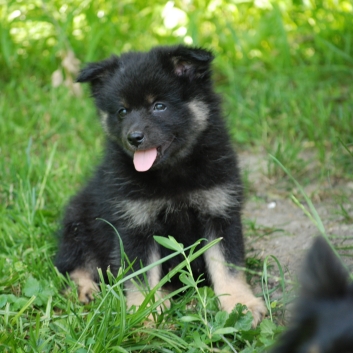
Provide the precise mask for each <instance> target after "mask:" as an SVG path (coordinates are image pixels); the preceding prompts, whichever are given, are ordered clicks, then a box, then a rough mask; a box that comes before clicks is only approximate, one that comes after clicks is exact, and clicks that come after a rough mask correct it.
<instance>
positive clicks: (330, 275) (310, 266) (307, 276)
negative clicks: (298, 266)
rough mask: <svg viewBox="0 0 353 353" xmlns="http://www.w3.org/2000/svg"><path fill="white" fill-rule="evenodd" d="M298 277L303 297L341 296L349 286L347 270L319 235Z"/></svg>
mask: <svg viewBox="0 0 353 353" xmlns="http://www.w3.org/2000/svg"><path fill="white" fill-rule="evenodd" d="M300 279H301V284H302V296H303V297H304V298H312V299H319V298H326V299H327V298H329V299H334V298H341V297H343V296H344V295H345V294H346V293H347V291H348V287H349V285H348V283H349V274H348V272H347V270H346V269H345V268H344V267H343V265H342V264H341V262H340V260H339V259H338V257H337V256H336V255H335V254H334V252H333V251H332V249H331V248H330V246H329V245H328V243H327V241H326V240H325V239H324V238H323V237H321V236H320V237H317V238H316V239H315V241H314V244H313V246H312V248H311V249H310V250H309V252H308V255H307V258H306V264H305V266H304V268H303V270H302V273H301V276H300Z"/></svg>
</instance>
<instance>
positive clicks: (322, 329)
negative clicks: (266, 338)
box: [272, 237, 353, 353]
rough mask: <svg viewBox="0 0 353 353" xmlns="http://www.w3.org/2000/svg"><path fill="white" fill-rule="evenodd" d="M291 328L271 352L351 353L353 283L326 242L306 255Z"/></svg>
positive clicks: (316, 243) (319, 244)
mask: <svg viewBox="0 0 353 353" xmlns="http://www.w3.org/2000/svg"><path fill="white" fill-rule="evenodd" d="M301 284H302V290H301V295H300V297H299V299H298V302H297V303H296V306H295V307H294V313H293V314H294V315H293V316H294V317H293V321H292V322H291V324H290V327H289V329H288V331H287V332H286V333H284V334H283V336H282V337H281V339H280V341H279V344H278V346H277V347H276V348H275V349H274V350H273V351H272V353H352V352H353V283H352V282H350V280H349V274H348V273H347V271H346V270H345V269H344V267H343V266H342V264H341V263H340V261H339V259H338V258H337V257H336V255H335V254H334V253H333V251H332V250H331V248H330V247H329V245H328V244H327V242H326V240H325V239H324V238H322V237H319V238H317V239H316V240H315V243H314V245H313V247H312V248H311V250H310V251H309V254H308V256H307V260H306V265H305V266H304V269H303V271H302V276H301Z"/></svg>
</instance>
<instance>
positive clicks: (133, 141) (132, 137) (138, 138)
mask: <svg viewBox="0 0 353 353" xmlns="http://www.w3.org/2000/svg"><path fill="white" fill-rule="evenodd" d="M127 139H128V141H129V143H130V145H132V146H135V147H138V146H139V145H141V143H142V141H143V139H144V135H143V132H142V131H133V132H130V133H129V135H128V136H127Z"/></svg>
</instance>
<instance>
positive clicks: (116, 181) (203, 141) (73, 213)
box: [56, 45, 266, 325]
mask: <svg viewBox="0 0 353 353" xmlns="http://www.w3.org/2000/svg"><path fill="white" fill-rule="evenodd" d="M212 60H213V56H212V54H211V53H210V52H209V51H207V50H204V49H199V48H190V47H186V46H182V45H179V46H170V47H156V48H154V49H152V50H151V51H149V52H130V53H126V54H122V55H121V56H120V57H117V56H112V57H110V58H109V59H106V60H103V61H100V62H97V63H91V64H89V65H87V66H86V67H85V68H84V69H83V70H82V71H81V73H80V74H79V76H78V78H77V81H78V82H88V83H89V84H90V87H91V92H92V96H93V99H94V101H95V104H96V106H97V109H98V112H99V115H100V118H101V122H102V126H103V129H104V131H105V134H106V137H107V139H106V147H105V155H104V158H103V161H102V163H101V164H100V165H99V166H98V168H97V169H96V172H95V173H94V175H93V177H92V178H91V179H90V180H89V181H88V183H87V185H86V186H85V187H84V188H83V189H82V190H81V191H80V192H79V193H78V194H77V195H76V196H75V197H74V198H73V199H72V200H71V201H70V203H69V205H68V206H67V209H66V213H65V216H64V220H63V224H62V230H61V239H60V246H59V251H58V254H57V258H56V266H57V268H58V269H59V271H61V272H62V273H68V274H69V275H70V277H71V279H72V280H73V281H75V282H76V283H77V285H78V289H79V298H80V300H81V301H82V302H87V301H89V300H91V299H92V293H93V292H94V291H95V290H97V284H96V283H97V282H98V280H99V279H98V274H97V268H101V269H102V270H103V271H106V270H107V268H108V267H109V268H110V270H111V271H112V272H113V273H117V271H118V268H119V267H120V266H121V255H120V254H121V251H120V248H119V240H118V236H117V235H116V232H115V231H114V229H113V228H112V227H111V226H110V225H108V224H107V223H106V222H104V221H102V219H103V220H106V221H108V222H109V223H111V224H112V225H113V226H114V227H115V228H116V230H117V231H118V233H119V235H120V238H121V240H122V243H123V246H124V252H125V254H126V256H127V257H128V259H129V260H130V261H134V260H136V261H135V262H134V270H138V269H139V268H140V266H141V264H143V265H144V266H146V265H149V264H151V263H152V262H155V261H157V260H158V259H160V258H162V257H165V256H166V255H168V254H169V253H170V251H169V250H168V249H165V248H163V247H161V246H159V245H158V244H157V243H156V242H155V241H154V239H153V235H160V236H168V235H172V236H173V237H174V238H176V240H177V241H178V242H180V243H183V244H184V245H185V246H188V245H190V244H193V243H194V242H195V241H196V240H198V239H200V238H206V239H208V240H212V239H215V238H219V237H222V238H223V240H222V241H221V242H220V243H218V245H216V246H214V247H213V248H211V249H209V250H208V251H207V252H206V253H205V254H204V255H203V256H202V257H199V258H198V259H196V260H195V261H194V262H193V264H192V269H193V271H194V275H195V276H196V277H198V276H199V275H200V274H204V275H205V284H210V285H212V286H213V288H214V291H215V293H216V294H217V295H219V300H220V304H221V307H222V309H224V310H226V311H228V312H230V311H231V310H232V309H233V308H234V306H235V305H236V304H237V303H242V304H245V305H246V306H247V307H248V309H249V310H251V312H252V314H253V317H254V325H256V324H257V323H258V322H259V320H260V319H261V317H262V316H263V315H264V313H265V311H266V310H265V306H264V304H263V301H262V300H261V299H259V298H256V297H255V296H254V295H253V293H252V291H251V289H250V287H249V286H248V284H247V283H246V281H245V279H244V276H243V274H242V273H241V272H239V271H237V270H236V269H234V266H231V267H229V266H227V264H231V265H235V266H243V265H244V244H243V236H242V225H241V214H240V213H241V206H242V186H241V181H240V176H239V170H238V165H237V160H236V156H235V154H234V151H233V148H232V144H231V141H230V139H229V136H228V133H227V130H226V127H225V123H224V121H223V119H222V116H221V108H220V99H219V97H218V95H217V94H215V92H214V89H213V84H212V80H211V61H212ZM180 260H181V258H174V259H172V260H170V261H169V262H167V263H164V264H163V265H160V266H157V267H154V268H153V269H152V270H151V271H149V273H148V275H147V277H148V285H149V287H150V288H152V287H154V286H155V285H156V284H157V283H158V282H159V280H160V279H161V277H162V276H164V275H165V274H166V273H168V271H169V269H170V268H173V267H174V266H175V265H176V264H177V263H178V262H180ZM173 284H174V283H173ZM125 290H126V297H127V304H128V306H131V305H140V304H141V302H142V301H143V299H144V296H143V294H142V293H141V292H140V291H138V290H137V289H136V288H135V287H134V284H133V283H132V282H129V283H127V285H126V286H125Z"/></svg>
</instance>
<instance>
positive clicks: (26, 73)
mask: <svg viewBox="0 0 353 353" xmlns="http://www.w3.org/2000/svg"><path fill="white" fill-rule="evenodd" d="M38 4H39V2H33V4H32V3H31V2H28V3H26V4H24V3H23V2H22V3H21V2H19V1H15V0H11V1H8V2H7V3H6V6H4V7H3V9H2V10H0V16H1V18H2V19H3V21H2V22H1V27H0V32H1V45H2V55H1V56H0V64H1V65H0V73H1V77H3V78H4V81H3V90H2V91H3V92H4V93H5V94H2V95H1V96H0V141H1V142H0V175H1V178H0V233H1V236H0V249H1V250H0V350H1V351H4V352H32V351H33V352H63V351H64V352H78V353H80V352H81V353H82V352H102V351H116V352H243V353H247V352H264V351H267V350H268V347H270V346H271V345H272V344H273V342H274V341H275V340H276V337H277V336H278V334H279V333H280V332H281V331H282V330H283V327H282V326H281V325H279V322H282V321H281V320H282V316H283V313H284V311H285V305H286V303H287V302H288V301H289V300H291V297H292V293H288V289H287V287H286V285H287V284H289V285H292V283H289V282H288V280H287V279H286V277H285V274H283V272H284V271H283V269H282V268H283V264H281V263H280V262H279V261H278V259H277V258H276V257H275V255H276V254H268V255H269V257H268V258H266V259H265V260H263V259H261V258H259V257H257V256H253V257H250V258H248V259H247V265H248V270H247V271H248V272H247V273H248V277H249V279H250V280H251V281H252V282H262V283H263V287H261V288H262V289H261V290H262V292H263V293H265V296H266V299H267V304H268V307H269V308H270V309H271V310H270V313H271V314H270V315H269V316H268V317H267V318H266V319H265V320H264V321H263V323H262V324H261V325H260V326H259V327H258V328H257V329H255V330H253V329H251V328H250V322H251V318H250V316H249V314H243V313H242V308H241V307H240V306H238V307H237V308H236V309H235V311H234V312H233V313H232V314H230V315H228V314H227V313H225V312H220V311H218V309H217V305H216V304H217V298H215V296H214V293H213V292H212V290H211V289H210V288H197V286H196V284H197V282H198V281H199V280H200V279H198V278H193V276H192V273H191V272H190V270H189V269H188V261H190V260H191V258H190V255H189V258H188V257H186V258H185V261H184V263H183V265H184V267H182V268H180V269H179V270H178V271H179V272H178V273H176V274H175V275H178V276H181V278H182V279H183V283H184V288H183V289H184V292H183V295H182V296H177V297H176V299H174V300H173V303H172V307H171V309H170V310H166V311H165V312H164V313H162V314H158V313H156V306H157V304H158V303H155V302H154V300H153V298H152V295H151V294H150V293H149V294H147V299H146V302H145V305H143V306H142V307H140V308H136V309H134V310H131V311H127V310H126V308H125V305H124V297H123V290H122V284H123V281H124V278H125V277H126V276H124V275H125V273H126V271H127V269H124V268H123V269H122V271H121V273H120V274H119V275H118V277H117V278H112V277H111V278H110V284H109V285H108V284H107V285H104V284H103V285H102V288H101V289H102V291H101V293H100V294H98V295H97V299H96V300H95V301H94V302H93V303H91V304H89V305H88V306H82V305H80V304H79V303H78V301H77V296H76V292H75V288H74V287H72V291H71V293H69V294H68V297H67V296H64V295H63V294H62V293H61V289H62V288H63V287H64V286H65V285H70V286H72V283H70V282H68V281H67V279H66V278H64V277H62V276H61V275H59V274H58V273H57V272H56V270H55V268H54V267H53V263H52V259H53V256H54V254H55V252H56V246H57V244H56V238H55V232H56V230H57V227H58V223H59V220H60V217H61V214H62V210H63V207H64V205H65V204H66V202H67V200H68V198H69V197H70V196H71V195H73V194H74V193H75V191H76V190H77V189H78V188H79V187H80V186H81V185H82V183H83V182H84V181H85V179H86V178H87V176H88V175H89V174H90V173H91V171H92V169H93V168H94V165H95V164H97V162H98V161H99V157H100V154H101V148H102V142H103V137H102V133H101V129H100V126H99V123H98V119H97V117H96V112H95V109H94V107H93V104H92V102H91V101H90V100H89V99H88V96H89V93H88V91H87V90H86V89H84V95H83V97H77V96H74V95H73V94H72V92H71V91H70V90H68V89H67V88H66V87H65V86H63V85H61V86H59V87H57V88H53V87H51V85H50V76H51V73H52V72H53V71H54V70H56V69H58V68H61V60H62V55H63V53H65V52H66V51H67V50H68V48H71V49H73V50H74V52H75V54H76V55H77V56H78V57H79V58H80V60H81V61H82V62H86V61H88V60H97V59H100V58H103V57H106V56H108V55H109V54H110V51H111V49H112V47H114V50H113V51H115V52H120V50H127V49H129V48H136V49H146V48H148V47H150V46H151V45H154V44H158V43H162V44H163V43H164V44H165V43H176V42H183V41H185V40H186V41H187V40H189V38H188V37H190V38H191V40H192V41H193V43H194V44H195V45H206V46H207V47H211V48H212V49H213V50H214V51H215V53H216V54H217V59H216V60H215V80H216V83H217V89H218V90H219V92H220V93H221V94H222V96H223V98H224V110H225V114H226V117H227V119H228V123H229V131H230V133H231V135H232V137H233V138H234V142H235V144H236V145H237V147H238V149H240V150H247V151H250V153H252V154H255V153H262V154H263V155H264V156H265V157H264V158H265V165H266V166H267V167H266V168H265V170H264V172H263V173H264V174H265V175H264V177H265V178H266V180H270V181H271V185H272V188H273V185H275V186H276V188H277V189H280V190H281V193H282V194H284V195H285V197H288V198H290V195H291V194H294V195H295V200H296V202H297V203H298V205H299V206H298V207H305V205H310V208H309V212H310V214H311V215H312V217H313V218H314V220H315V221H316V223H317V225H318V228H317V229H318V231H323V227H322V223H320V215H318V214H317V213H315V212H313V208H312V207H314V206H313V203H314V202H313V201H311V199H310V196H311V195H309V196H307V195H306V194H305V195H306V197H308V198H307V199H305V197H304V196H303V194H302V193H301V191H300V190H304V189H305V188H306V187H307V186H310V185H311V184H313V183H317V184H318V188H319V189H322V188H325V190H324V191H325V192H327V193H330V192H331V193H332V194H333V195H334V197H335V199H336V200H338V203H337V207H336V208H335V210H336V211H335V212H333V213H332V214H330V215H329V217H330V220H331V221H332V220H334V221H336V222H340V223H342V224H345V225H347V227H349V226H351V224H352V219H353V213H352V207H351V206H350V204H351V203H352V194H351V191H350V190H351V189H349V188H347V187H346V185H349V183H352V175H353V173H352V171H353V170H352V166H353V163H352V147H353V140H352V136H353V125H352V101H353V96H352V92H353V89H352V88H353V87H352V82H353V80H352V54H353V48H352V47H351V46H350V43H351V36H352V35H353V32H352V29H353V26H351V15H352V14H351V12H352V10H349V9H345V8H343V5H342V4H343V2H342V4H336V5H334V4H333V3H332V2H331V1H323V2H322V4H321V5H320V6H319V5H316V6H319V8H314V7H312V8H307V7H305V6H304V5H302V4H301V5H292V6H289V5H286V6H287V7H286V8H281V7H280V6H277V5H276V2H275V1H274V2H272V4H273V6H272V7H271V8H268V9H266V8H259V7H256V6H254V5H253V4H250V3H242V4H239V5H237V6H235V5H232V4H230V3H229V4H228V2H227V3H223V2H222V1H221V2H220V6H218V7H217V4H216V3H215V4H213V3H212V4H211V3H206V2H203V1H200V2H199V3H195V5H193V6H194V7H190V8H188V9H187V10H188V11H186V12H187V16H188V17H187V22H186V23H185V24H179V25H178V26H177V27H175V28H168V27H166V26H165V23H164V22H163V21H164V20H163V19H161V18H160V16H159V15H158V14H160V13H161V11H162V10H163V8H164V7H165V3H164V2H162V1H161V2H156V4H155V5H151V6H149V7H145V6H146V5H144V4H145V3H144V2H140V1H135V2H127V1H121V2H119V8H116V9H113V8H112V6H113V5H109V4H105V3H100V2H93V1H87V2H84V3H81V5H80V6H75V1H73V2H72V3H70V4H67V7H65V6H64V7H63V5H65V4H64V3H62V2H61V1H59V0H55V1H52V2H50V4H49V3H48V4H49V5H47V6H46V7H44V8H43V6H40V5H38ZM30 5H31V6H30ZM32 5H33V6H32ZM76 5H77V4H76ZM221 5H222V6H221ZM175 6H176V7H179V8H184V7H183V6H184V5H182V4H181V3H180V4H179V2H178V1H176V2H175ZM187 6H191V5H190V4H189V5H187ZM212 6H213V7H214V8H212ZM224 6H227V11H223V9H224V8H225V7H224ZM232 6H233V7H232ZM234 6H235V7H234ZM281 6H284V5H283V4H282V5H281ZM334 6H336V7H334ZM72 8H76V10H75V11H71V10H72ZM17 10H20V11H21V14H19V13H18V12H16V11H17ZM59 10H60V11H59ZM99 11H103V12H104V11H105V16H103V17H97V13H98V12H99ZM333 11H334V13H335V16H334V18H332V17H331V13H332V12H333ZM68 13H72V15H70V16H68V15H67V14H68ZM117 13H119V14H120V15H119V16H117ZM101 14H102V13H101ZM136 14H138V15H136ZM17 15H18V16H17ZM240 15H241V16H240ZM13 16H17V17H15V18H14V19H12V20H11V21H10V19H11V18H12V17H13ZM21 16H22V17H21ZM23 16H24V17H23ZM135 16H137V17H136V18H135ZM131 19H133V20H131ZM152 23H153V24H154V25H153V26H152V25H151V24H152ZM250 23H251V24H252V25H250ZM118 24H119V25H118ZM183 26H185V28H186V30H187V32H186V33H185V34H184V35H182V36H179V35H176V34H175V31H177V30H178V29H179V28H182V27H183ZM181 32H182V31H180V33H181ZM178 33H179V32H178ZM216 34H217V35H216ZM112 38H114V39H112ZM147 43H148V44H147ZM234 43H235V44H234ZM269 154H271V155H273V156H274V157H275V158H276V159H277V160H278V161H279V162H280V163H281V164H282V165H283V166H284V167H285V168H286V169H287V171H288V172H289V173H288V172H286V171H284V169H283V168H281V166H280V164H279V163H277V162H276V161H275V159H273V158H270V157H268V155H269ZM249 173H250V172H248V174H249ZM248 174H246V173H245V176H244V177H245V182H244V184H245V186H246V188H247V189H248V192H247V195H248V197H251V196H252V194H254V193H256V189H255V187H254V186H253V185H252V183H251V182H250V181H249V180H248ZM289 174H291V175H293V177H294V178H295V179H296V180H297V181H298V182H299V186H297V187H293V185H294V184H292V181H291V177H290V176H288V175H289ZM327 183H328V185H329V187H327V186H326V185H327ZM322 185H323V186H322ZM335 185H339V186H340V188H336V187H335ZM336 189H337V190H340V191H339V192H338V191H336ZM260 199H264V198H261V197H260ZM314 209H315V208H314ZM244 224H245V228H246V232H247V235H248V236H249V237H251V240H250V242H251V241H257V239H260V238H265V237H268V236H271V235H273V234H274V233H276V236H281V235H282V233H283V231H282V229H278V227H273V228H272V227H266V226H262V225H261V224H257V223H256V221H254V220H252V219H245V220H244ZM330 238H331V239H332V238H334V239H339V242H340V245H339V246H338V249H337V250H338V252H339V254H341V255H342V254H343V255H344V256H345V258H347V257H348V258H349V257H352V246H351V244H350V243H349V242H348V243H347V241H345V239H341V237H340V235H339V234H335V236H334V237H332V236H331V237H330ZM162 242H163V240H162ZM335 243H336V241H335ZM164 245H167V246H172V247H174V250H175V251H181V252H183V251H184V250H183V249H181V248H180V246H179V245H178V244H177V243H173V242H172V240H170V239H166V240H165V242H164ZM271 255H273V256H271ZM271 278H274V279H275V280H276V283H277V282H278V286H275V287H274V288H272V287H271V286H270V285H269V281H270V279H271ZM164 280H166V279H164ZM160 285H161V283H160V284H159V286H160ZM156 289H157V288H155V289H154V290H156ZM259 291H260V290H259ZM274 292H276V293H279V294H278V295H277V296H276V299H274V297H273V293H274ZM150 312H153V315H154V316H155V318H156V324H155V325H150V326H149V325H145V324H144V322H145V318H146V316H148V314H149V313H150Z"/></svg>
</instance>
